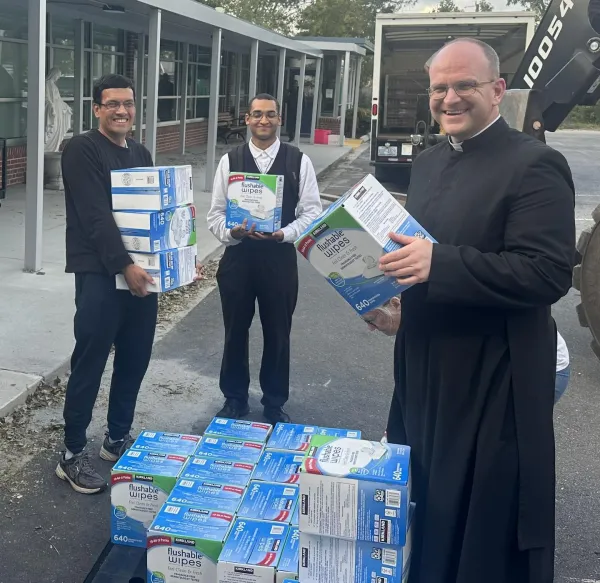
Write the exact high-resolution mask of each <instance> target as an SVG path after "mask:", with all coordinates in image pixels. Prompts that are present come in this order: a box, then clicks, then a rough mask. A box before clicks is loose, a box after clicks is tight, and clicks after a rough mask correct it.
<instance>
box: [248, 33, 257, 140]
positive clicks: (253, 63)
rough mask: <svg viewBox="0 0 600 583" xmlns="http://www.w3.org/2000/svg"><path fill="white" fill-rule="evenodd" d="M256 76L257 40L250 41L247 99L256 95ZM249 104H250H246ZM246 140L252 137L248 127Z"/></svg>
mask: <svg viewBox="0 0 600 583" xmlns="http://www.w3.org/2000/svg"><path fill="white" fill-rule="evenodd" d="M257 76H258V40H253V41H252V47H251V48H250V81H249V89H248V93H249V95H248V99H249V100H250V99H252V98H253V97H254V96H255V95H256V82H257ZM248 105H250V104H248ZM246 133H247V140H248V141H250V138H251V137H252V133H251V132H250V127H248V129H247V131H246Z"/></svg>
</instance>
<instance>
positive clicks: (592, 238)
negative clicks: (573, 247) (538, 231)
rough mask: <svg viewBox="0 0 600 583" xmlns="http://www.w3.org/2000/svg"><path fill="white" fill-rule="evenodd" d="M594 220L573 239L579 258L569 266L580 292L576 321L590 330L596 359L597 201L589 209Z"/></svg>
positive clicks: (599, 312) (599, 336) (599, 304)
mask: <svg viewBox="0 0 600 583" xmlns="http://www.w3.org/2000/svg"><path fill="white" fill-rule="evenodd" d="M592 219H593V220H594V224H593V225H592V226H591V227H588V228H587V229H584V230H583V231H582V233H581V235H580V236H579V240H578V241H577V252H578V254H579V255H580V256H581V262H580V263H578V265H576V266H575V268H574V269H573V287H574V288H575V289H576V290H577V291H578V292H579V293H580V295H581V303H580V304H578V305H577V306H576V308H575V309H576V311H577V318H578V319H579V324H580V325H581V326H583V327H584V328H588V329H589V330H590V332H591V334H592V342H591V345H590V346H591V348H592V351H593V352H594V354H595V355H596V356H597V357H598V359H600V205H598V206H597V207H596V208H595V209H594V211H593V212H592Z"/></svg>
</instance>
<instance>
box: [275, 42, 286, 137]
mask: <svg viewBox="0 0 600 583" xmlns="http://www.w3.org/2000/svg"><path fill="white" fill-rule="evenodd" d="M286 54H287V51H286V49H279V63H278V65H279V66H278V71H277V101H279V108H280V113H282V112H283V98H284V95H283V87H284V81H285V58H286ZM280 136H281V126H279V127H278V128H277V137H278V138H279V137H280Z"/></svg>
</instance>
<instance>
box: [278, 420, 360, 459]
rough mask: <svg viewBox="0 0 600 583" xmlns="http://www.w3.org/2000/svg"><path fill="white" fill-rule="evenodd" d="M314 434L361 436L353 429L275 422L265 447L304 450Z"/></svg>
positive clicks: (358, 437)
mask: <svg viewBox="0 0 600 583" xmlns="http://www.w3.org/2000/svg"><path fill="white" fill-rule="evenodd" d="M314 435H332V436H337V437H348V438H355V439H360V438H361V432H360V431H357V430H354V429H337V428H334V427H317V426H316V425H300V424H297V423H277V425H275V428H274V429H273V433H271V437H270V438H269V441H268V442H267V449H276V450H280V451H295V452H306V450H308V444H309V442H310V440H311V438H312V437H313V436H314Z"/></svg>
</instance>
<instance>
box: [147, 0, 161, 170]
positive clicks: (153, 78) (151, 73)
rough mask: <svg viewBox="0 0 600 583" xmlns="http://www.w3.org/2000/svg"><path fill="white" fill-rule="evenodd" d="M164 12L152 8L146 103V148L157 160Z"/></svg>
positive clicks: (153, 158)
mask: <svg viewBox="0 0 600 583" xmlns="http://www.w3.org/2000/svg"><path fill="white" fill-rule="evenodd" d="M161 20H162V13H161V11H160V9H159V8H151V9H150V31H149V34H148V41H149V42H148V100H147V103H146V140H145V145H146V148H148V150H149V151H150V154H151V155H152V160H154V161H156V133H157V124H158V72H159V65H160V28H161Z"/></svg>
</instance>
